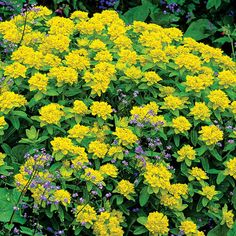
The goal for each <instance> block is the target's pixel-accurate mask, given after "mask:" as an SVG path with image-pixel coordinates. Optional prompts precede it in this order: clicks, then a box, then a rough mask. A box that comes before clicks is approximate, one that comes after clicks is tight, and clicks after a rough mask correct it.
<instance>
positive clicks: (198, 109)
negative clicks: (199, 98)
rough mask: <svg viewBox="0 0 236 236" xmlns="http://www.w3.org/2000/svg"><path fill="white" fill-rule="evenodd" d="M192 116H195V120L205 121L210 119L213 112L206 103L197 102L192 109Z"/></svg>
mask: <svg viewBox="0 0 236 236" xmlns="http://www.w3.org/2000/svg"><path fill="white" fill-rule="evenodd" d="M190 115H193V116H194V119H195V120H202V121H204V120H207V119H209V118H210V116H211V111H210V109H209V108H208V107H207V106H206V104H205V103H204V102H196V103H195V105H194V107H193V108H191V112H190Z"/></svg>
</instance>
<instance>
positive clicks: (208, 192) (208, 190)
mask: <svg viewBox="0 0 236 236" xmlns="http://www.w3.org/2000/svg"><path fill="white" fill-rule="evenodd" d="M200 194H201V195H203V196H205V197H206V198H207V199H209V200H211V199H212V198H213V197H214V196H215V195H216V194H217V191H215V186H214V185H212V186H204V187H202V191H200Z"/></svg>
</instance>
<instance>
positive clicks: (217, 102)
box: [208, 89, 230, 111]
mask: <svg viewBox="0 0 236 236" xmlns="http://www.w3.org/2000/svg"><path fill="white" fill-rule="evenodd" d="M208 98H209V100H210V102H211V103H212V108H213V109H214V110H216V109H218V108H219V109H220V110H222V111H224V110H225V109H226V108H228V107H229V103H230V100H229V98H228V97H227V95H226V93H225V92H223V91H222V90H219V89H218V90H213V91H211V92H210V94H209V95H208Z"/></svg>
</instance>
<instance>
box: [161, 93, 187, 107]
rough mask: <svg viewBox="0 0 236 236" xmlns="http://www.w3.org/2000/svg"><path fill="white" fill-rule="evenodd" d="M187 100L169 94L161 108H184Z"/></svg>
mask: <svg viewBox="0 0 236 236" xmlns="http://www.w3.org/2000/svg"><path fill="white" fill-rule="evenodd" d="M186 101H187V99H186V98H179V97H176V96H173V95H168V96H167V97H165V98H164V104H163V106H162V107H161V108H162V109H167V110H176V109H182V108H184V104H185V103H186Z"/></svg>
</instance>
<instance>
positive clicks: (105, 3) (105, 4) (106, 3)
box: [98, 0, 117, 10]
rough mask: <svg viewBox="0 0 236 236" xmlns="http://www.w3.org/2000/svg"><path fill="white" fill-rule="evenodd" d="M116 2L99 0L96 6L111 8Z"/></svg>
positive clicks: (103, 8)
mask: <svg viewBox="0 0 236 236" xmlns="http://www.w3.org/2000/svg"><path fill="white" fill-rule="evenodd" d="M116 2H117V0H109V1H108V0H99V5H98V8H99V9H101V10H105V9H108V8H112V7H114V5H115V4H116Z"/></svg>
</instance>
